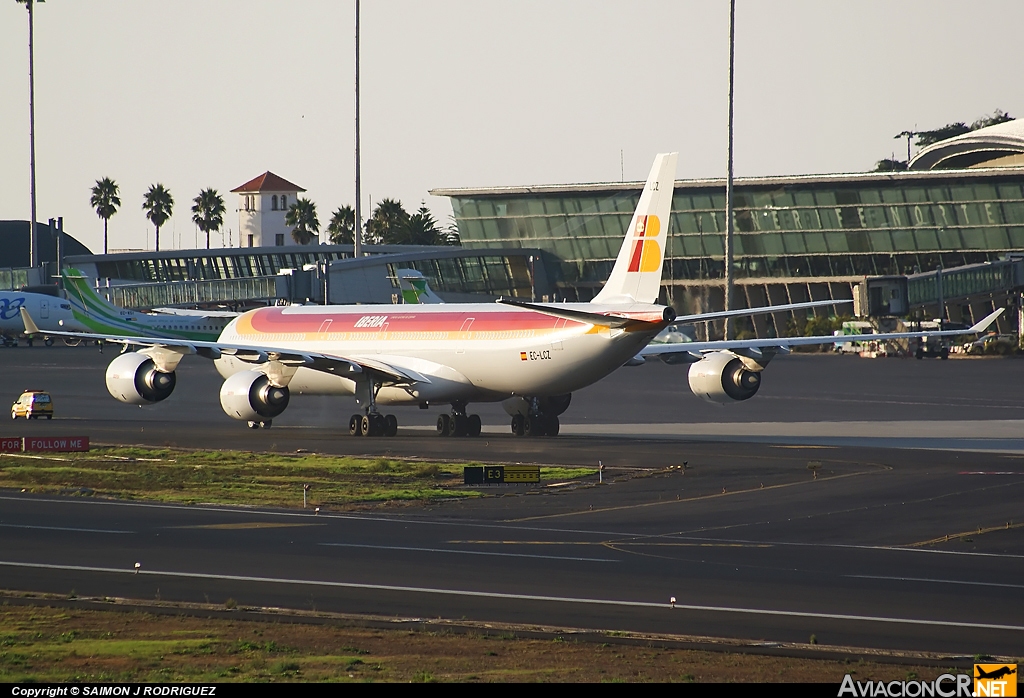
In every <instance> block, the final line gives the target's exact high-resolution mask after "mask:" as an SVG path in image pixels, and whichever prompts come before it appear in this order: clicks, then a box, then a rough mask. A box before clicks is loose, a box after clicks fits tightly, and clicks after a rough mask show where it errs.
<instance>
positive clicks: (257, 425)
mask: <svg viewBox="0 0 1024 698" xmlns="http://www.w3.org/2000/svg"><path fill="white" fill-rule="evenodd" d="M245 426H247V427H249V428H250V429H259V428H260V423H259V422H254V421H252V420H251V419H250V420H249V421H248V422H246V423H245Z"/></svg>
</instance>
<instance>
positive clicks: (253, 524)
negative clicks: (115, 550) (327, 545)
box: [167, 521, 326, 531]
mask: <svg viewBox="0 0 1024 698" xmlns="http://www.w3.org/2000/svg"><path fill="white" fill-rule="evenodd" d="M298 526H326V524H318V523H298V522H295V523H291V522H285V521H250V522H247V523H222V524H197V525H195V526H168V527H167V528H174V529H178V530H184V529H189V528H192V529H204V530H217V531H244V530H247V529H252V528H296V527H298Z"/></svg>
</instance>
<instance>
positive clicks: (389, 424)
mask: <svg viewBox="0 0 1024 698" xmlns="http://www.w3.org/2000/svg"><path fill="white" fill-rule="evenodd" d="M397 433H398V418H397V417H395V415H393V414H389V415H386V416H385V417H384V436H394V435H396V434H397Z"/></svg>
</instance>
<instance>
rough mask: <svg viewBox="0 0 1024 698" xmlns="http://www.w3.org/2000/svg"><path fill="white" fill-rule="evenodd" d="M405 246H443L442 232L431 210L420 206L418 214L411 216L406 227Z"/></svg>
mask: <svg viewBox="0 0 1024 698" xmlns="http://www.w3.org/2000/svg"><path fill="white" fill-rule="evenodd" d="M403 237H404V240H403V242H402V243H401V244H404V245H440V244H442V240H443V237H442V232H441V229H440V228H438V227H437V221H435V220H434V216H433V214H431V213H430V210H429V209H428V208H427V207H426V206H424V205H422V204H421V205H420V208H419V210H418V211H416V213H414V214H413V215H411V216H409V222H408V223H407V224H406V226H405V235H404V236H403Z"/></svg>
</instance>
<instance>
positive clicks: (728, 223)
mask: <svg viewBox="0 0 1024 698" xmlns="http://www.w3.org/2000/svg"><path fill="white" fill-rule="evenodd" d="M735 65H736V0H729V168H728V174H727V175H726V179H725V260H724V261H725V311H726V312H729V311H730V310H732V309H733V308H732V233H733V221H732V204H733V201H732V127H733V123H732V120H733V108H732V97H733V82H734V80H733V73H734V68H735ZM725 339H732V321H731V319H730V318H729V317H728V316H726V318H725Z"/></svg>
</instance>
